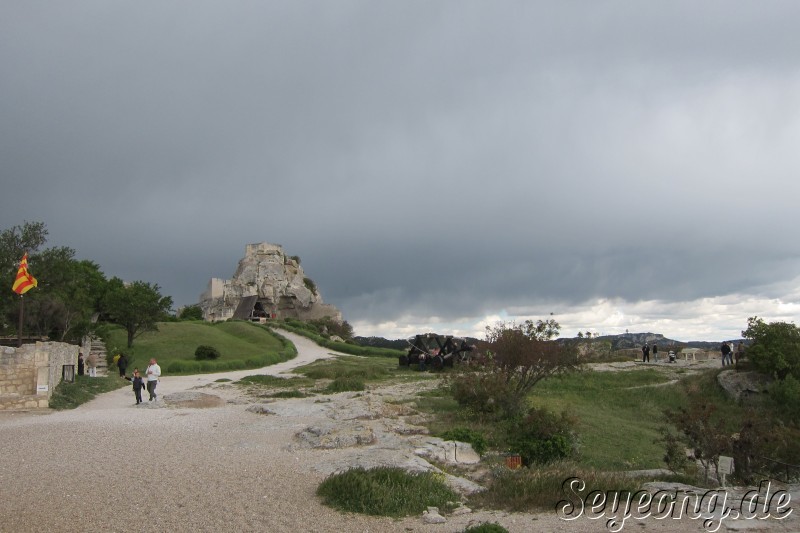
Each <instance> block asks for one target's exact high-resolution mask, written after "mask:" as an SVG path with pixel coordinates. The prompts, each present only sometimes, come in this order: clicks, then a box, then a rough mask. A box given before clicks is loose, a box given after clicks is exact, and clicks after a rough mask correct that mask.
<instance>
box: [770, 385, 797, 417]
mask: <svg viewBox="0 0 800 533" xmlns="http://www.w3.org/2000/svg"><path fill="white" fill-rule="evenodd" d="M769 395H770V398H771V399H772V401H773V402H774V403H775V405H776V406H777V407H778V409H779V410H780V412H781V413H782V415H783V418H784V419H786V420H800V381H798V380H797V379H795V377H794V376H793V375H791V374H789V375H788V376H786V378H785V379H784V380H783V381H775V382H774V383H772V385H770V387H769Z"/></svg>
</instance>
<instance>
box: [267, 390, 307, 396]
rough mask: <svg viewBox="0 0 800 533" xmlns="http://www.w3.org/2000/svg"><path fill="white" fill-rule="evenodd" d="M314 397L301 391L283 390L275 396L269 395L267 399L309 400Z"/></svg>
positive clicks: (274, 394)
mask: <svg viewBox="0 0 800 533" xmlns="http://www.w3.org/2000/svg"><path fill="white" fill-rule="evenodd" d="M309 396H312V395H311V394H306V393H305V392H302V391H299V390H297V389H292V390H282V391H278V392H275V393H273V394H267V395H266V396H265V397H266V398H308V397H309Z"/></svg>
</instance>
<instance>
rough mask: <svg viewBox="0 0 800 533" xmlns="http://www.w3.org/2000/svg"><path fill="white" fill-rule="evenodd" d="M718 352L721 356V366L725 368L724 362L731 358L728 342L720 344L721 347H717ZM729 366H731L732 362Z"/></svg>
mask: <svg viewBox="0 0 800 533" xmlns="http://www.w3.org/2000/svg"><path fill="white" fill-rule="evenodd" d="M719 351H720V353H721V354H722V366H725V364H726V362H727V361H728V360H729V359H730V358H731V347H730V345H729V344H728V341H724V342H723V343H722V346H720V347H719ZM731 364H733V362H732V361H731Z"/></svg>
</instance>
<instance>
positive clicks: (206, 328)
mask: <svg viewBox="0 0 800 533" xmlns="http://www.w3.org/2000/svg"><path fill="white" fill-rule="evenodd" d="M104 340H105V342H106V346H107V347H108V351H109V355H110V356H111V355H113V353H114V352H115V351H118V350H124V351H125V352H126V353H127V354H128V360H129V364H128V368H129V369H131V370H133V368H134V367H136V366H138V367H139V368H144V367H146V366H147V364H148V361H149V360H150V358H151V357H155V358H156V359H157V360H158V364H159V365H160V366H161V369H162V371H163V372H164V373H166V374H195V373H201V372H220V371H227V370H240V369H245V368H261V367H264V366H267V365H271V364H275V363H279V362H281V361H286V360H287V359H291V358H292V357H294V356H295V355H296V351H295V349H294V346H293V345H291V343H289V342H288V341H286V340H285V339H283V338H282V337H280V336H278V335H276V334H274V333H272V332H271V331H270V330H269V329H267V328H264V327H260V326H258V325H255V324H251V323H249V322H238V321H234V322H220V323H216V324H212V323H209V322H198V321H191V322H160V323H159V324H158V331H153V332H147V333H144V334H142V335H141V336H139V337H137V338H136V339H135V340H134V345H133V347H132V348H126V347H125V346H126V342H127V337H126V334H125V330H124V329H122V328H120V327H109V328H107V329H106V332H105V338H104ZM200 345H208V346H213V347H214V348H216V349H217V350H219V352H220V354H221V357H220V358H219V359H218V360H215V361H196V360H195V358H194V351H195V349H197V347H198V346H200ZM115 348H116V350H115Z"/></svg>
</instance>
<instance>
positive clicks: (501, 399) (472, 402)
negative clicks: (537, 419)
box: [449, 371, 522, 416]
mask: <svg viewBox="0 0 800 533" xmlns="http://www.w3.org/2000/svg"><path fill="white" fill-rule="evenodd" d="M508 388H509V385H508V383H507V382H506V380H505V378H504V377H503V375H502V374H500V373H499V372H491V371H485V372H484V371H481V372H474V371H466V372H462V373H459V374H456V375H454V376H453V377H451V378H450V381H449V390H450V394H452V396H453V399H454V400H455V401H457V402H458V404H459V405H461V406H462V407H466V408H469V409H472V410H473V411H475V412H477V413H486V414H493V415H498V416H507V415H508V414H509V413H518V412H520V411H521V410H522V409H521V406H520V402H519V401H518V397H517V396H515V395H512V394H509V390H508Z"/></svg>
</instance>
